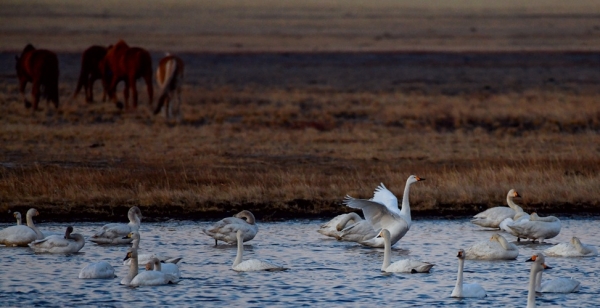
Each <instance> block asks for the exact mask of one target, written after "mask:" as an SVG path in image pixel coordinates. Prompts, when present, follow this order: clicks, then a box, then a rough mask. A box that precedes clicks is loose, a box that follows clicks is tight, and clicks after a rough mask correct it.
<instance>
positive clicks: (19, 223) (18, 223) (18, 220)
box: [17, 217, 21, 226]
mask: <svg viewBox="0 0 600 308" xmlns="http://www.w3.org/2000/svg"><path fill="white" fill-rule="evenodd" d="M20 225H21V217H17V226H20Z"/></svg>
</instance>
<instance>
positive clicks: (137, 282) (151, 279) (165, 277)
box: [121, 248, 179, 287]
mask: <svg viewBox="0 0 600 308" xmlns="http://www.w3.org/2000/svg"><path fill="white" fill-rule="evenodd" d="M137 257H138V255H137V249H135V248H129V250H128V251H127V255H126V256H125V259H124V260H127V259H131V260H132V262H131V264H130V265H129V272H128V273H127V276H125V277H124V278H123V279H122V280H121V284H124V285H127V286H132V287H137V286H158V285H165V284H170V283H177V282H179V279H177V278H176V277H175V276H173V275H170V274H165V273H163V272H161V271H143V272H141V273H139V272H138V259H137Z"/></svg>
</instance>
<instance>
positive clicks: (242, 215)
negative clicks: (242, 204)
mask: <svg viewBox="0 0 600 308" xmlns="http://www.w3.org/2000/svg"><path fill="white" fill-rule="evenodd" d="M233 217H235V218H239V219H243V220H245V221H246V222H247V223H249V224H251V225H253V224H254V222H255V221H256V218H254V214H252V212H250V211H248V210H243V211H241V212H239V213H237V214H235V215H233Z"/></svg>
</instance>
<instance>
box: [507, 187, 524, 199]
mask: <svg viewBox="0 0 600 308" xmlns="http://www.w3.org/2000/svg"><path fill="white" fill-rule="evenodd" d="M508 197H509V198H520V197H521V195H519V193H518V192H517V191H516V190H514V189H511V190H509V191H508Z"/></svg>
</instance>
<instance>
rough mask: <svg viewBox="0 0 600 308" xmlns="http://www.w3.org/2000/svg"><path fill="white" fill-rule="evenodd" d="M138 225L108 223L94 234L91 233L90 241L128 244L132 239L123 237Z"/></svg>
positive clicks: (135, 229)
mask: <svg viewBox="0 0 600 308" xmlns="http://www.w3.org/2000/svg"><path fill="white" fill-rule="evenodd" d="M138 229H139V226H132V225H131V224H124V223H110V224H106V225H104V226H103V227H102V229H101V230H100V231H99V232H97V233H96V234H94V235H92V237H91V238H90V241H92V242H95V243H100V244H128V243H131V241H132V240H133V239H131V238H127V239H123V237H125V236H127V234H129V233H130V232H132V231H137V230H138Z"/></svg>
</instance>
